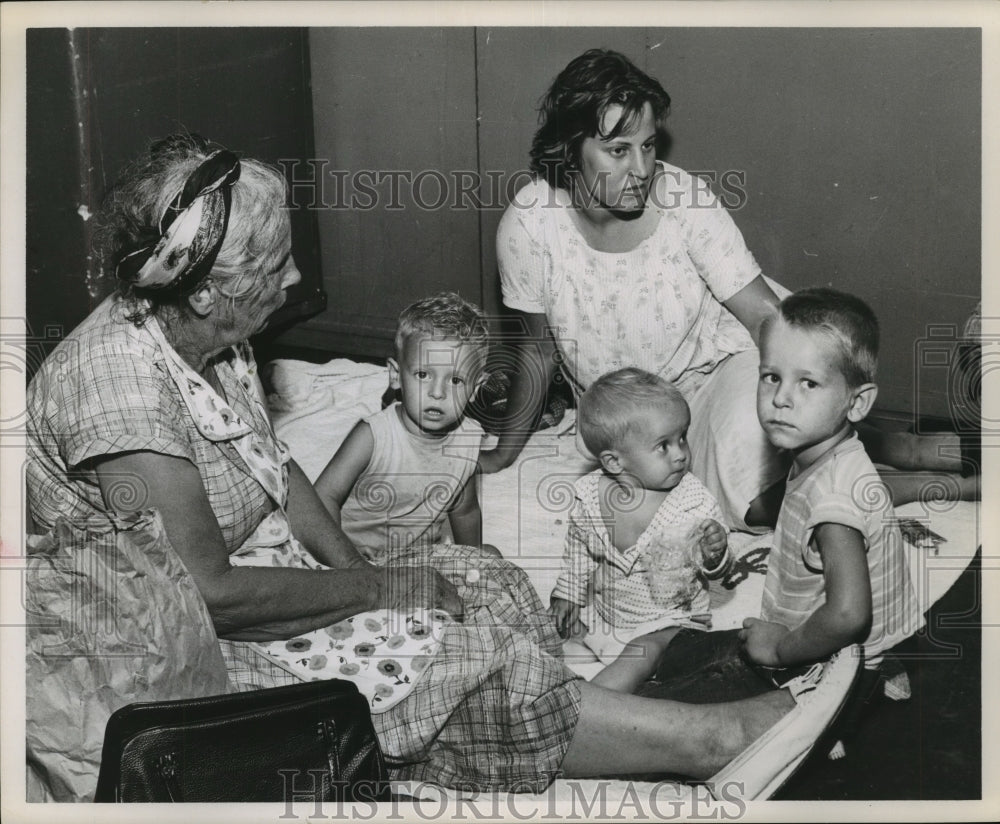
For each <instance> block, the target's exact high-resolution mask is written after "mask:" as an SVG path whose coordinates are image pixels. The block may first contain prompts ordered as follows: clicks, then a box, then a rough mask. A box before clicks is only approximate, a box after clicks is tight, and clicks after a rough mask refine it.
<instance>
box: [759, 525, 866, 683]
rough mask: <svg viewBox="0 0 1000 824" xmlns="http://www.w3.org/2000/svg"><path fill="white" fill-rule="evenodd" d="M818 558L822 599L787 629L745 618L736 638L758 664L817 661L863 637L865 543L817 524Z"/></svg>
mask: <svg viewBox="0 0 1000 824" xmlns="http://www.w3.org/2000/svg"><path fill="white" fill-rule="evenodd" d="M813 536H814V540H815V541H816V544H817V548H818V550H819V553H820V557H821V558H822V559H823V581H824V588H825V590H826V601H825V602H824V603H823V604H822V605H821V606H820V607H819V608H818V609H817V610H816V611H815V612H814V613H813V614H812V615H810V616H809V618H808V619H806V621H805V622H804V623H803V624H802V625H801V626H799V627H798V628H797V629H795V630H793V631H789V630H788V629H787V628H786V627H783V626H782V625H780V624H776V623H773V622H769V621H760V620H758V619H756V618H748V619H747V620H746V621H744V622H743V626H744V630H743V633H742V634H741V637H742V638H743V639H744V640H745V643H746V649H747V654H748V655H749V656H750V658H751V659H752V660H753V661H756V662H757V663H758V664H763V665H765V666H771V667H787V666H792V665H795V664H804V663H810V662H813V661H819V660H822V659H824V658H826V657H827V656H829V655H832V654H833V653H835V652H836V651H837V650H839V649H842V648H843V647H845V646H847V645H848V644H851V643H854V642H856V641H861V640H863V639H864V637H865V635H866V634H867V632H868V630H869V628H870V627H871V620H872V589H871V581H870V579H869V576H868V562H867V558H866V555H865V541H864V537H863V536H862V534H861V533H860V532H859V531H858V530H856V529H854V528H853V527H849V526H844V525H843V524H833V523H827V524H820V525H819V526H817V527H816V529H815V531H814V532H813Z"/></svg>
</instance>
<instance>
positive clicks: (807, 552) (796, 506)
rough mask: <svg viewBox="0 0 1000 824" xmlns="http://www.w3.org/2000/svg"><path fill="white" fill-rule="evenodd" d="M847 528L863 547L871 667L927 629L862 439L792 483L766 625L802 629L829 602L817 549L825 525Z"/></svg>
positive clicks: (770, 568) (771, 573)
mask: <svg viewBox="0 0 1000 824" xmlns="http://www.w3.org/2000/svg"><path fill="white" fill-rule="evenodd" d="M826 523H833V524H843V525H844V526H847V527H851V528H853V529H856V530H858V532H860V533H861V535H862V536H863V537H864V540H865V548H866V551H867V557H868V574H869V577H870V578H871V588H872V626H871V632H870V633H869V635H868V637H867V638H866V639H865V641H864V645H863V646H864V651H865V666H866V668H869V669H874V668H876V667H877V666H878V665H879V664H880V663H881V661H882V654H883V653H884V652H885V651H886V650H887V649H889V648H890V647H892V646H894V645H895V644H897V643H899V642H900V641H902V640H903V639H904V638H906V637H908V636H910V635H912V634H913V633H914V632H916V631H917V630H918V629H920V627H922V626H923V623H924V621H923V616H922V615H921V613H920V608H919V606H918V604H917V598H916V594H915V593H914V590H913V585H912V583H911V581H910V575H909V569H908V567H907V564H906V558H905V557H904V554H903V552H904V550H903V538H902V535H901V533H900V531H899V525H898V522H897V520H896V517H895V513H894V512H893V508H892V498H891V496H890V495H889V491H888V490H887V489H886V488H885V485H884V484H883V483H882V481H881V479H880V478H879V476H878V472H877V471H876V469H875V467H874V465H873V464H872V462H871V460H870V459H869V458H868V455H867V453H866V452H865V449H864V447H863V446H862V445H861V441H860V440H859V439H858V436H857V434H854V435H853V436H851V437H850V438H848V439H846V440H844V441H842V442H841V443H839V444H838V445H837V446H835V447H834V448H833V449H831V450H830V451H829V452H827V453H826V454H825V455H823V456H822V457H821V458H820V459H819V460H817V461H816V462H815V463H814V464H813V465H812V466H810V467H808V468H807V469H806V470H805V471H804V472H802V473H801V474H800V475H798V476H796V477H794V478H792V477H790V478H789V480H788V484H787V486H786V489H785V499H784V501H783V503H782V505H781V514H780V515H779V516H778V525H777V527H776V528H775V532H774V548H773V549H772V550H771V556H770V558H769V560H768V565H767V578H766V580H765V582H764V599H763V602H762V605H761V618H762V619H764V620H765V621H774V622H776V623H779V624H784V625H785V626H786V627H788V628H789V629H796V628H797V627H798V626H799V625H801V624H802V623H803V622H804V621H805V620H806V619H807V618H808V617H809V616H810V615H812V613H813V612H815V611H816V609H817V608H818V607H820V606H821V605H822V604H823V603H824V601H825V584H824V579H823V561H822V558H821V557H820V554H819V551H818V549H817V547H816V546H815V544H814V543H812V538H813V530H814V529H815V528H816V527H817V526H819V525H820V524H826Z"/></svg>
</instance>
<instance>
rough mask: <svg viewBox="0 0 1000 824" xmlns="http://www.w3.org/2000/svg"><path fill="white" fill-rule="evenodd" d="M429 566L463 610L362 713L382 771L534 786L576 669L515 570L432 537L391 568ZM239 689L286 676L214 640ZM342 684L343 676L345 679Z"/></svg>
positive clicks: (514, 787) (557, 738)
mask: <svg viewBox="0 0 1000 824" xmlns="http://www.w3.org/2000/svg"><path fill="white" fill-rule="evenodd" d="M417 564H428V565H430V566H432V567H433V568H434V569H436V570H437V571H438V572H440V573H441V574H442V575H444V576H445V577H446V578H448V579H449V580H450V581H452V582H453V583H454V584H455V585H456V586H457V587H458V590H459V594H460V595H461V597H462V601H463V603H464V605H465V618H464V621H463V622H462V623H456V624H452V625H449V626H447V627H446V628H445V629H444V632H443V635H442V637H441V649H440V651H439V652H438V654H437V656H436V657H435V658H434V660H433V661H432V662H431V663H430V664H429V665H428V666H427V668H426V669H425V670H424V672H423V675H422V676H421V678H420V680H419V681H417V683H416V684H415V685H414V687H413V689H412V691H411V692H410V694H409V695H408V696H407V697H406V698H404V699H403V700H402V701H400V702H399V703H398V704H396V705H395V706H394V707H392V708H391V709H389V710H387V711H385V712H382V713H376V714H375V715H373V716H372V720H373V722H374V725H375V732H376V733H377V735H378V738H379V743H380V744H381V747H382V751H383V753H384V754H385V756H386V761H387V763H388V764H389V766H390V771H391V775H392V778H393V779H395V780H400V781H414V782H421V781H423V782H428V783H434V784H440V785H442V786H446V787H451V788H455V789H461V790H470V791H480V792H487V791H505V792H541V791H542V790H544V789H545V787H546V786H548V784H549V783H550V782H551V781H552V780H553V778H555V777H556V774H557V773H558V770H559V765H560V764H561V763H562V759H563V756H564V755H565V753H566V749H567V748H568V747H569V743H570V740H571V739H572V736H573V731H574V730H575V728H576V722H577V719H578V718H579V713H580V686H579V676H577V675H575V674H574V673H573V672H572V671H570V670H569V669H568V668H567V667H566V666H565V665H564V664H563V662H562V642H561V640H560V639H559V636H558V634H557V633H556V631H555V627H554V625H553V622H552V619H551V618H550V617H549V615H548V614H547V612H546V610H545V608H544V607H543V606H542V603H541V601H540V600H539V598H538V595H537V593H536V592H535V590H534V588H533V587H532V586H531V583H530V582H529V581H528V578H527V576H526V575H525V573H524V571H523V570H522V569H520V568H519V567H517V566H515V565H514V564H511V563H510V562H508V561H504V560H500V559H494V558H485V557H484V556H483V555H482V553H481V552H480V551H479V550H478V549H475V548H472V547H464V546H453V545H444V544H435V545H434V546H430V547H421V546H414V547H410V548H409V549H407V550H404V551H403V552H402V553H398V554H397V555H396V557H395V558H394V560H393V566H407V565H417ZM220 644H221V646H222V651H223V657H224V658H225V659H226V663H227V666H228V668H229V674H230V677H231V678H232V680H233V681H234V683H235V684H236V685H237V688H238V689H243V690H246V689H263V688H267V687H272V686H280V685H283V684H290V683H296V682H297V680H298V679H297V678H296V677H295V676H293V675H291V674H290V673H288V672H287V671H285V670H283V669H281V668H280V667H277V666H276V665H274V664H273V663H271V662H270V661H268V660H267V659H266V658H264V656H262V655H261V654H260V653H258V652H257V651H256V650H255V649H253V648H252V647H251V646H250V645H249V644H247V643H243V642H239V641H225V640H223V641H220ZM348 680H349V678H348Z"/></svg>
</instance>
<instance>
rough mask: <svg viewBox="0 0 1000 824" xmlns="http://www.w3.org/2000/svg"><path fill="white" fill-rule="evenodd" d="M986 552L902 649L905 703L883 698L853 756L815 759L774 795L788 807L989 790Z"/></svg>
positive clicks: (975, 794) (972, 795)
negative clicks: (985, 753)
mask: <svg viewBox="0 0 1000 824" xmlns="http://www.w3.org/2000/svg"><path fill="white" fill-rule="evenodd" d="M980 595H981V577H980V555H979V554H977V555H976V557H975V559H974V560H973V562H972V564H970V566H969V568H968V569H966V570H965V572H964V573H962V575H961V576H959V578H958V580H957V581H956V582H955V584H954V585H953V586H952V588H951V589H950V590H949V591H948V592H947V593H946V594H945V596H944V597H943V598H941V599H940V600H939V601H938V602H937V603H936V604H935V605H934V608H933V609H932V610H931V612H930V614H929V616H928V617H929V620H928V629H927V630H925V631H923V632H922V633H920V634H919V635H918V636H917V637H915V638H911V639H909V640H908V641H906V642H905V643H904V644H901V645H900V646H899V647H898V648H897V652H898V653H899V654H900V656H901V657H903V658H904V664H905V666H906V668H907V671H908V672H909V675H910V681H911V687H912V692H913V695H912V697H911V698H910V699H909V700H908V701H903V702H893V701H889V700H888V699H885V698H883V699H882V701H881V703H880V704H878V705H877V706H876V707H875V708H874V709H873V710H872V712H870V713H869V714H868V715H867V716H866V717H865V719H864V721H863V723H862V725H861V729H860V730H859V732H858V737H857V739H856V741H855V743H854V745H853V746H852V747H851V748H850V750H849V752H848V754H847V757H846V758H843V759H841V760H839V761H829V760H828V759H827V758H826V756H825V754H824V753H815V754H814V755H813V756H811V757H810V759H809V760H808V761H807V762H806V763H805V764H803V766H802V767H801V768H800V770H799V772H798V773H797V774H796V775H794V776H793V777H792V778H791V779H790V780H789V782H788V783H787V784H786V785H785V787H783V788H782V789H781V790H780V791H779V793H778V794H777V795H776V796H775V799H776V800H777V799H785V800H841V801H843V800H858V801H861V800H865V801H873V800H959V799H978V798H980V797H981V792H982V718H981V717H982V695H981V681H980V673H981V663H982V630H981V627H980Z"/></svg>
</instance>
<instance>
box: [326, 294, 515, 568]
mask: <svg viewBox="0 0 1000 824" xmlns="http://www.w3.org/2000/svg"><path fill="white" fill-rule="evenodd" d="M487 347H488V330H487V326H486V320H485V318H484V316H483V313H482V311H480V309H479V308H478V307H477V306H475V305H474V304H472V303H470V302H468V301H466V300H464V299H463V298H461V297H460V296H459V295H457V294H455V293H454V292H442V293H440V294H438V295H435V296H433V297H430V298H426V299H424V300H421V301H418V302H416V303H414V304H412V305H410V306H408V307H407V308H406V309H404V310H403V312H402V314H400V316H399V324H398V326H397V330H396V340H395V358H389V359H388V366H389V380H390V385H391V387H392V388H393V389H395V390H397V391H398V392H399V396H400V400H399V401H398V402H396V403H393V404H392V405H390V406H388V407H386V408H385V409H383V410H382V411H381V412H378V413H377V414H375V415H371V416H370V417H368V418H366V419H364V420H362V421H359V422H358V424H357V425H356V426H355V427H354V429H352V430H351V432H350V433H349V434H348V436H347V438H346V439H345V440H344V442H343V444H341V446H340V449H338V450H337V453H336V454H335V455H334V456H333V458H332V459H331V460H330V462H329V463H328V464H327V466H326V468H325V469H324V470H323V472H322V473H321V474H320V476H319V478H318V479H317V481H316V491H317V492H318V493H319V496H320V498H321V499H322V500H323V503H324V504H325V505H326V507H327V508H328V509H329V510H330V511H331V512H332V513H333V515H334V517H339V519H340V522H341V526H342V528H343V530H344V532H345V533H346V534H347V536H348V537H349V538H350V539H351V540H352V541H353V542H354V545H355V546H356V547H357V548H358V550H359V551H360V552H361V553H362V554H364V555H365V556H366V557H367V558H368V559H369V560H370V561H371V562H372V563H376V564H384V563H386V562H387V561H388V560H389V559H390V558H391V556H392V555H393V553H394V552H395V551H398V550H401V549H404V548H406V547H408V546H410V545H412V544H414V543H416V542H423V543H427V544H433V543H441V542H442V541H443V540H444V538H445V532H444V527H445V520H446V519H447V521H448V525H449V526H450V529H451V537H452V539H453V541H454V542H455V543H456V544H465V545H469V546H481V544H482V513H481V511H480V508H479V500H478V497H477V495H476V478H475V471H476V466H477V462H478V459H479V450H480V447H481V445H482V439H483V430H482V427H480V425H479V424H478V423H476V422H475V421H473V420H471V419H468V418H466V416H465V412H466V407H467V405H468V403H469V401H470V400H472V398H473V397H474V395H475V393H476V391H477V390H478V389H479V387H480V386H481V385H482V384H483V382H484V381H485V379H486V377H487V374H486V372H485V365H486V354H487ZM484 549H485V550H486V551H487V552H488V553H489V554H491V555H495V556H497V557H499V555H500V553H499V552H498V551H497V550H496V549H495V548H493V547H489V546H487V547H484Z"/></svg>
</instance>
